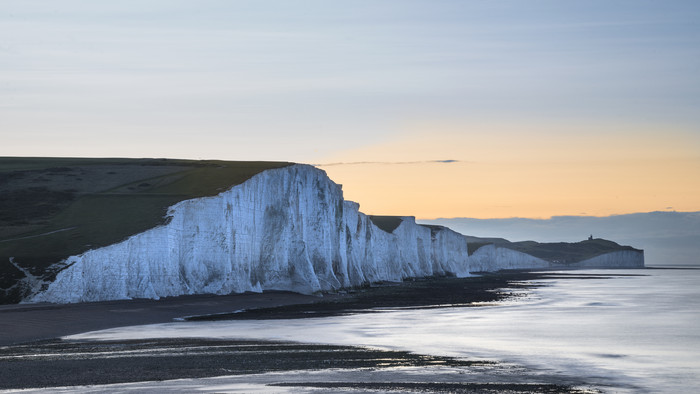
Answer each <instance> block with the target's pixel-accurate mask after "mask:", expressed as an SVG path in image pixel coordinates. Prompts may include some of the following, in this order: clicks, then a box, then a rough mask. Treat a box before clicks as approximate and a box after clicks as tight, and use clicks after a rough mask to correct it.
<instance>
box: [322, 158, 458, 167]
mask: <svg viewBox="0 0 700 394" xmlns="http://www.w3.org/2000/svg"><path fill="white" fill-rule="evenodd" d="M433 163H437V164H452V163H464V161H462V160H452V159H447V160H416V161H349V162H336V163H316V164H311V165H312V166H315V167H330V166H354V165H364V164H382V165H406V164H433Z"/></svg>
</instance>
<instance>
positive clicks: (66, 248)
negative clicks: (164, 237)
mask: <svg viewBox="0 0 700 394" xmlns="http://www.w3.org/2000/svg"><path fill="white" fill-rule="evenodd" d="M289 164H290V163H286V162H243V161H241V162H230V161H215V160H205V161H193V160H172V159H76V158H13V157H4V158H0V298H2V294H1V291H2V289H7V288H9V287H11V285H12V284H14V283H16V281H17V280H18V279H21V277H23V276H24V274H22V272H21V271H20V270H19V269H17V268H16V267H15V266H14V265H12V264H11V263H10V257H13V258H14V261H15V262H16V263H17V264H18V265H19V266H20V267H21V268H23V269H26V270H28V271H29V272H31V273H32V274H34V275H45V274H47V273H46V271H45V270H46V268H47V267H48V266H49V265H51V264H53V263H56V262H58V261H61V260H62V259H65V258H66V257H68V256H70V255H74V254H79V253H82V252H85V251H87V250H89V249H92V248H96V247H100V246H106V245H110V244H113V243H116V242H119V241H121V240H123V239H125V238H126V237H128V236H130V235H133V234H136V233H139V232H142V231H145V230H147V229H149V228H153V227H155V226H158V225H160V224H162V223H164V221H165V218H164V215H165V213H166V212H167V208H168V207H169V206H171V205H173V204H175V203H177V202H180V201H183V200H187V199H191V198H199V197H206V196H213V195H216V194H218V193H220V192H222V191H225V190H226V189H228V188H230V187H231V186H234V185H237V184H240V183H242V182H243V181H245V180H247V179H249V178H250V177H252V176H253V175H255V174H257V173H259V172H261V171H263V170H267V169H272V168H279V167H284V166H287V165H289Z"/></svg>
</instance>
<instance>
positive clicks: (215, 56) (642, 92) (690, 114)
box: [0, 0, 700, 162]
mask: <svg viewBox="0 0 700 394" xmlns="http://www.w3.org/2000/svg"><path fill="white" fill-rule="evenodd" d="M699 21H700V2H696V1H653V2H650V1H403V0H401V1H345V2H340V1H286V0H285V1H259V0H256V1H141V0H139V1H119V2H96V1H61V0H58V1H55V0H51V1H24V0H23V1H3V2H2V3H0V37H2V38H1V41H0V127H1V128H0V133H2V134H0V136H1V137H2V144H0V154H2V155H90V154H94V155H98V156H103V155H110V156H167V157H195V158H196V157H203V158H204V157H207V158H222V159H279V160H295V161H306V162H314V161H317V160H319V159H320V158H323V157H326V156H332V154H333V153H334V152H335V151H342V150H344V149H347V148H349V147H350V148H352V147H358V146H362V145H363V144H372V143H373V142H374V141H375V140H386V139H391V138H394V137H395V136H396V135H399V134H401V133H402V128H403V127H406V125H411V124H413V123H430V122H445V121H446V120H447V121H450V122H462V121H465V122H471V121H477V122H483V121H489V120H493V119H497V120H501V121H509V122H522V123H528V124H533V123H534V124H537V122H543V121H564V122H585V123H596V122H607V123H613V124H661V125H665V124H671V125H674V126H679V127H684V128H690V129H693V130H695V131H697V129H698V125H699V124H700V111H698V110H697V109H698V108H700V77H699V74H700V28H699V23H700V22H699ZM417 159H422V158H417ZM428 159H431V158H428Z"/></svg>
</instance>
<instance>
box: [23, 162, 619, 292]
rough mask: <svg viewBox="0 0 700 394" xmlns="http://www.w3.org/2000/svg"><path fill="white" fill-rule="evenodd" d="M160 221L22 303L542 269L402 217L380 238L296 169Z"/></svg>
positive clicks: (73, 267) (335, 194)
mask: <svg viewBox="0 0 700 394" xmlns="http://www.w3.org/2000/svg"><path fill="white" fill-rule="evenodd" d="M168 216H169V222H168V223H167V224H166V225H163V226H159V227H156V228H153V229H151V230H148V231H146V232H143V233H140V234H137V235H134V236H132V237H130V238H128V239H126V240H124V241H122V242H120V243H117V244H114V245H111V246H108V247H103V248H99V249H94V250H90V251H88V252H86V253H83V254H81V255H77V256H72V257H69V258H68V259H67V260H66V261H65V262H64V264H66V265H67V267H66V268H65V269H63V270H62V271H61V272H60V273H59V274H58V275H57V276H56V279H55V281H53V282H52V283H50V284H48V287H47V288H46V289H45V290H43V291H41V292H39V293H37V294H34V295H33V296H31V297H30V298H28V299H27V300H26V301H29V302H40V301H49V302H58V303H67V302H83V301H101V300H113V299H126V298H160V297H166V296H176V295H183V294H199V293H213V294H228V293H232V292H245V291H255V292H259V291H262V290H290V291H295V292H301V293H313V292H317V291H321V290H332V289H338V288H341V287H349V286H357V285H362V284H365V283H369V282H376V281H382V280H390V281H398V280H401V279H404V278H407V277H421V276H430V275H444V274H454V275H457V276H466V275H469V272H470V271H472V272H473V271H494V270H498V269H504V268H540V267H547V266H549V263H547V262H546V261H544V260H541V259H537V258H535V257H532V256H530V255H527V254H524V253H520V252H515V251H512V250H503V248H496V247H494V246H492V245H491V246H485V247H482V248H480V249H478V250H477V251H476V253H475V254H474V255H473V256H471V257H469V256H468V253H467V241H466V239H465V238H464V237H463V236H462V235H461V234H458V233H456V232H454V231H452V230H450V229H448V228H445V227H439V226H422V225H418V224H416V223H415V220H414V219H413V218H412V217H403V218H402V220H401V223H400V224H399V226H398V227H397V228H395V229H394V230H393V231H392V232H391V233H390V232H387V231H384V230H382V229H380V228H379V227H377V226H376V225H374V224H373V222H372V220H371V219H370V218H369V217H368V216H366V215H365V214H363V213H361V212H359V205H358V204H357V203H354V202H351V201H345V200H343V194H342V190H341V187H340V186H339V185H337V184H335V183H333V182H332V181H331V180H330V179H329V178H328V177H327V176H326V174H325V172H323V171H321V170H319V169H316V168H314V167H311V166H307V165H292V166H289V167H284V168H280V169H273V170H268V171H264V172H262V173H260V174H258V175H256V176H254V177H253V178H251V179H250V180H248V181H246V182H244V183H242V184H240V185H238V186H235V187H233V188H231V189H230V190H228V191H226V192H224V193H222V194H220V195H217V196H215V197H207V198H200V199H193V200H187V201H183V202H180V203H178V204H176V205H174V206H172V207H171V208H170V210H169V213H168ZM610 261H612V260H610ZM610 261H607V260H605V261H604V259H599V260H597V261H594V262H592V263H591V264H593V265H592V266H596V264H601V265H605V264H610Z"/></svg>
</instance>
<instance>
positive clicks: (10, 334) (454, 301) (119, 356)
mask: <svg viewBox="0 0 700 394" xmlns="http://www.w3.org/2000/svg"><path fill="white" fill-rule="evenodd" d="M541 275H543V274H537V273H510V274H501V275H487V276H484V277H476V278H431V279H421V280H412V281H407V282H403V283H384V284H377V285H374V286H372V287H366V288H363V289H355V290H351V291H349V292H342V293H341V294H326V295H324V297H316V296H305V295H299V294H293V293H283V292H273V293H263V294H241V295H230V296H185V297H175V298H168V299H162V300H158V301H155V300H127V301H110V302H99V303H85V304H72V305H54V304H36V305H6V306H2V307H0V330H2V332H3V334H4V335H3V336H2V338H0V341H1V342H0V344H2V345H4V346H2V347H0V389H21V388H42V387H61V386H81V385H105V384H119V383H126V382H154V381H164V380H170V379H199V378H207V377H217V376H233V377H235V376H240V377H239V378H235V379H234V380H236V379H237V380H236V381H237V382H238V384H242V383H245V382H247V380H246V378H245V376H251V379H253V378H252V377H253V376H256V378H255V379H254V380H257V381H258V382H260V384H261V385H262V386H261V387H268V388H270V389H271V387H275V390H278V391H281V390H289V391H290V392H297V391H299V390H301V388H305V389H306V390H311V391H314V392H318V390H323V392H347V391H353V392H386V391H409V392H468V393H472V392H510V393H545V392H546V393H581V392H584V391H581V389H580V387H582V385H584V384H585V382H582V381H580V380H577V379H575V378H569V379H562V377H543V376H542V375H538V374H529V373H528V371H527V370H524V369H519V370H513V366H503V365H498V364H496V363H493V362H488V361H472V360H464V359H455V358H450V357H436V356H426V355H418V354H413V353H409V352H402V351H391V350H382V349H369V348H363V347H353V346H332V345H321V344H304V343H295V342H279V341H263V340H261V341H251V340H221V339H216V338H211V339H206V338H171V339H142V340H138V339H137V340H121V341H89V340H75V339H71V340H68V339H60V338H59V337H62V336H66V335H70V334H77V333H83V332H87V331H93V330H100V329H106V328H113V327H120V326H130V325H137V324H151V323H165V322H172V321H173V319H181V318H183V317H187V316H193V315H195V316H196V317H194V318H190V320H219V319H231V318H237V319H240V318H242V319H293V318H301V317H321V316H330V315H338V314H348V313H368V312H372V310H373V309H375V308H396V307H398V308H430V307H438V306H445V305H453V306H464V307H469V306H477V305H482V304H483V303H489V302H495V301H498V300H502V299H504V298H508V297H514V296H518V295H519V294H520V293H521V292H522V291H523V288H525V287H528V286H530V285H528V284H527V283H525V282H523V280H527V279H532V278H536V277H539V276H541ZM241 310H246V311H247V312H241ZM234 311H237V313H231V312H234ZM278 324H279V323H278ZM416 369H417V370H419V371H421V373H420V374H419V375H420V376H423V377H422V378H418V380H419V381H416V379H417V378H416V375H415V374H413V372H411V373H408V374H407V373H405V371H415V370H416ZM445 369H448V370H449V371H453V372H450V373H449V374H446V373H445ZM298 371H312V372H313V371H315V372H314V373H316V374H317V375H314V376H315V377H313V378H312V377H309V379H301V378H299V374H298ZM324 371H325V372H324ZM338 371H347V373H349V375H347V374H346V375H343V376H345V377H344V378H338V377H336V378H331V375H332V376H335V375H337V374H338V373H339V372H338ZM272 372H274V373H276V374H272V375H270V373H272ZM318 373H325V374H326V375H323V374H321V375H318ZM261 374H262V375H261ZM421 374H422V375H421ZM438 375H444V376H443V378H441V379H442V381H436V380H435V379H437V378H436V377H437V376H438ZM310 376H311V375H310ZM371 376H373V377H372V378H371V379H373V381H369V380H371V379H370V377H371ZM382 376H385V377H384V378H382ZM232 379H233V378H232ZM421 379H422V380H425V381H421ZM153 384H154V383H153ZM197 384H199V383H197ZM208 384H209V383H205V385H208ZM99 387H102V388H103V389H104V390H105V391H112V390H117V389H118V387H116V386H114V387H112V386H99ZM99 387H93V388H91V389H90V390H88V391H87V392H94V391H101V390H102V389H100V388H99ZM130 387H131V386H130ZM173 387H175V386H173ZM178 387H179V388H177V387H176V388H174V389H173V390H172V391H188V390H193V387H190V386H187V387H183V386H178ZM237 387H238V386H237ZM132 388H133V387H132ZM75 389H76V390H78V388H75ZM143 389H144V390H150V391H154V392H155V391H161V390H163V387H161V386H157V385H156V386H154V387H153V388H151V389H147V388H145V387H143ZM71 390H72V389H71ZM85 390H87V389H85ZM119 390H121V389H119ZM585 392H591V391H585ZM593 392H595V391H593Z"/></svg>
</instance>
